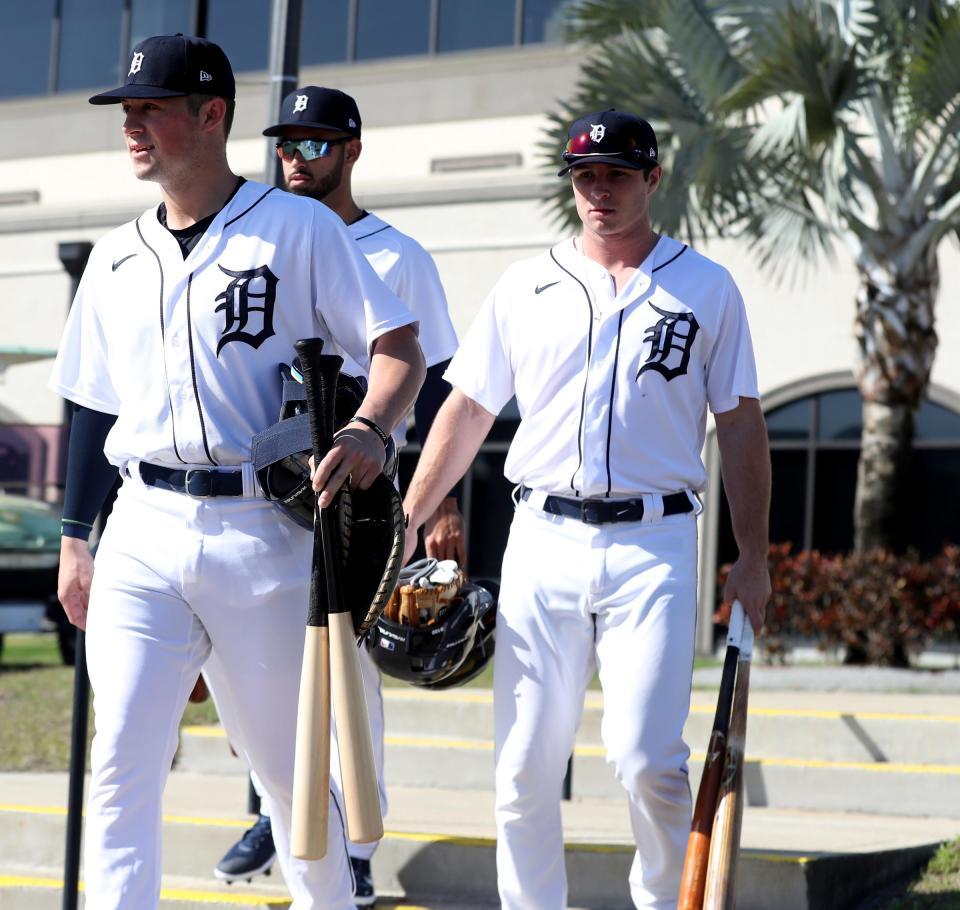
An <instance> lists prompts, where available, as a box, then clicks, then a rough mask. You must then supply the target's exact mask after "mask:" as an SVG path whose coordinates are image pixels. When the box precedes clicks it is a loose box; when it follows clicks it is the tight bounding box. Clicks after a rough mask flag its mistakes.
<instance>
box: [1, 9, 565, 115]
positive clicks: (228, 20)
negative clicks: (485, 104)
mask: <svg viewBox="0 0 960 910" xmlns="http://www.w3.org/2000/svg"><path fill="white" fill-rule="evenodd" d="M571 2H572V0H485V2H483V3H481V2H479V0H303V14H302V19H301V31H300V63H301V65H302V66H316V65H319V64H324V63H344V62H350V61H359V60H376V59H381V58H386V57H406V56H413V55H423V54H435V53H447V52H450V51H464V50H472V49H476V48H487V47H510V46H511V45H514V46H515V45H520V44H539V43H544V42H546V43H559V42H561V41H562V40H563V18H564V15H565V14H566V11H567V9H568V7H569V6H570V3H571ZM0 23H2V28H0V98H4V97H6V98H12V97H16V96H22V95H39V94H46V93H47V92H48V91H53V92H64V91H80V90H85V89H90V90H97V89H103V88H106V87H112V86H115V85H119V84H120V82H121V81H122V80H123V77H124V76H125V75H126V69H127V65H128V63H129V61H130V51H131V49H132V48H133V47H134V46H135V45H136V44H138V43H139V42H141V41H142V40H143V39H144V38H149V37H150V36H152V35H172V34H176V33H177V32H183V33H184V34H187V35H204V36H205V37H208V38H210V39H211V40H212V41H216V42H217V44H219V45H220V46H221V47H223V49H224V51H226V54H227V56H228V57H229V58H230V62H231V63H232V64H233V69H234V71H235V72H237V73H242V72H251V71H263V70H266V69H268V67H269V65H270V27H271V24H272V19H271V5H270V3H269V2H268V0H164V2H162V3H159V2H157V0H29V2H19V3H16V4H11V5H10V8H9V9H5V10H4V12H3V13H2V17H0Z"/></svg>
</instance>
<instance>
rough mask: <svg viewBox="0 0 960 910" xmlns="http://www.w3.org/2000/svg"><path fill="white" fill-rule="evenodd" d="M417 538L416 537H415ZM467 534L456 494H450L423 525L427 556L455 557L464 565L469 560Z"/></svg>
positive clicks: (459, 563)
mask: <svg viewBox="0 0 960 910" xmlns="http://www.w3.org/2000/svg"><path fill="white" fill-rule="evenodd" d="M414 539H416V538H414ZM466 541H467V535H466V528H465V525H464V521H463V515H461V514H460V510H459V509H458V508H457V500H456V497H454V496H448V497H447V498H446V499H444V501H443V502H441V503H440V505H439V506H438V507H437V511H436V512H434V513H433V515H431V516H430V517H429V518H428V519H427V520H426V521H425V522H424V525H423V543H424V546H425V547H426V550H427V556H430V557H433V558H434V559H454V560H456V562H457V565H459V566H461V567H463V566H464V565H466V562H467V542H466Z"/></svg>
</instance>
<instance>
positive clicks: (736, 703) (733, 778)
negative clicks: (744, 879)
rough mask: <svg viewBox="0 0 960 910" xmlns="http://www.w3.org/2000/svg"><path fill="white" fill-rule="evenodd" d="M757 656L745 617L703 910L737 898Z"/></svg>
mask: <svg viewBox="0 0 960 910" xmlns="http://www.w3.org/2000/svg"><path fill="white" fill-rule="evenodd" d="M752 657H753V626H751V625H750V621H749V620H745V622H744V626H743V637H742V638H741V640H740V657H739V659H738V660H737V683H736V686H735V687H734V690H733V707H732V708H731V710H730V729H729V732H728V735H727V757H726V761H725V763H724V767H723V779H722V781H721V782H720V795H719V798H718V801H717V811H716V813H715V815H714V818H713V836H712V837H711V838H710V857H709V860H708V862H707V887H706V892H705V893H704V897H703V910H733V908H734V907H735V901H736V884H737V862H738V860H739V857H740V829H741V826H742V822H743V760H744V759H743V757H744V752H745V749H746V742H747V702H748V700H749V694H750V659H751V658H752Z"/></svg>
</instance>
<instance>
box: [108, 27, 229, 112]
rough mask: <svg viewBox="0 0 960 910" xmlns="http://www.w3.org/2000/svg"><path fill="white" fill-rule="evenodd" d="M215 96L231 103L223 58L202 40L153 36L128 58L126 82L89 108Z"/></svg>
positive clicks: (224, 58) (209, 43)
mask: <svg viewBox="0 0 960 910" xmlns="http://www.w3.org/2000/svg"><path fill="white" fill-rule="evenodd" d="M193 94H197V95H216V96H217V97H218V98H227V99H229V100H231V101H232V100H233V99H234V97H235V96H236V83H235V82H234V79H233V69H232V68H231V67H230V61H229V60H228V59H227V55H226V54H225V53H224V52H223V51H222V50H221V49H220V47H219V46H218V45H216V44H214V43H213V42H212V41H207V40H206V39H205V38H194V37H193V36H192V35H181V34H180V33H177V34H176V35H157V36H156V37H154V38H146V39H144V40H143V41H141V42H140V43H139V44H138V45H137V46H136V47H135V48H134V49H133V53H132V54H131V56H130V69H129V70H128V72H127V79H126V82H125V83H124V84H123V85H121V86H120V88H115V89H112V90H111V91H109V92H101V93H100V94H99V95H94V96H93V97H92V98H91V99H90V103H91V104H118V103H119V102H120V101H122V100H123V99H124V98H177V97H181V96H183V95H193Z"/></svg>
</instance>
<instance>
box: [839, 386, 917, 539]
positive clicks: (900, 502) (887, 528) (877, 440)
mask: <svg viewBox="0 0 960 910" xmlns="http://www.w3.org/2000/svg"><path fill="white" fill-rule="evenodd" d="M912 448H913V407H912V406H911V405H909V404H906V403H903V402H901V403H898V404H885V403H882V402H879V401H867V400H864V402H863V438H862V442H861V448H860V463H859V464H858V465H857V495H856V499H855V503H854V538H853V546H854V549H855V550H857V552H863V551H864V550H869V549H872V548H873V547H883V548H884V549H888V550H900V549H903V548H904V546H905V545H906V543H907V540H906V537H905V535H904V527H903V514H904V513H903V506H904V505H905V504H906V503H905V500H904V497H905V495H906V487H907V483H906V480H907V473H908V470H909V467H910V457H911V453H912Z"/></svg>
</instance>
